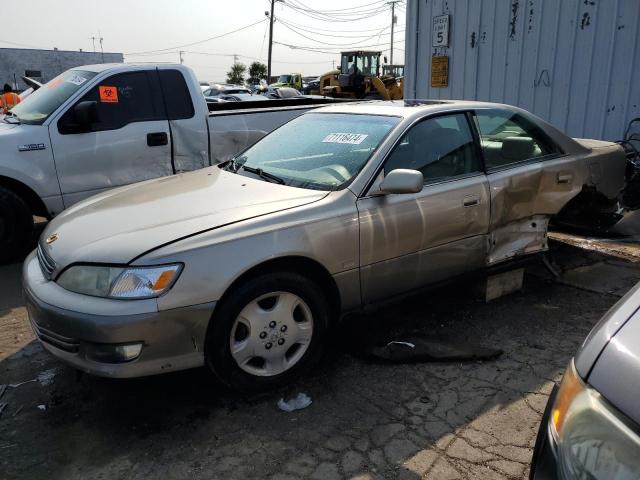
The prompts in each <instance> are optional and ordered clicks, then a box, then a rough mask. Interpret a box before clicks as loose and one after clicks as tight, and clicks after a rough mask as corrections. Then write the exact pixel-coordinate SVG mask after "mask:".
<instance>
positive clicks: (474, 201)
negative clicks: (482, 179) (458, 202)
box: [462, 195, 480, 207]
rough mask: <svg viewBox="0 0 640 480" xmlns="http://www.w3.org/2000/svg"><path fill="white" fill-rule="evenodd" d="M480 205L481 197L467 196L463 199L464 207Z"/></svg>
mask: <svg viewBox="0 0 640 480" xmlns="http://www.w3.org/2000/svg"><path fill="white" fill-rule="evenodd" d="M478 204H480V196H479V195H467V196H466V197H464V199H462V206H463V207H474V206H476V205H478Z"/></svg>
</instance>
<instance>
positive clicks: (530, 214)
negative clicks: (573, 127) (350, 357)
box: [475, 109, 588, 265]
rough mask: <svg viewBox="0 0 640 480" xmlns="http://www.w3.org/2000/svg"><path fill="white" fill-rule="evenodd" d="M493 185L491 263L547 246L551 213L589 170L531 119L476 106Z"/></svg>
mask: <svg viewBox="0 0 640 480" xmlns="http://www.w3.org/2000/svg"><path fill="white" fill-rule="evenodd" d="M475 118H476V126H477V128H478V131H479V134H480V143H481V145H482V150H483V156H484V160H485V168H486V171H487V178H488V181H489V191H490V202H491V207H490V212H491V213H490V233H489V245H488V254H487V264H488V265H493V264H496V263H499V262H502V261H505V260H509V259H512V258H515V257H519V256H521V255H526V254H530V253H535V252H539V251H543V250H546V249H547V227H548V224H549V218H550V217H551V215H554V214H556V213H558V211H560V209H561V208H562V207H563V206H564V205H565V204H566V203H567V202H568V201H569V200H571V198H573V197H574V196H575V195H577V194H578V193H579V192H580V190H581V188H582V185H583V183H584V180H585V178H586V176H588V168H587V167H586V166H585V165H586V164H585V163H584V162H581V158H580V156H576V155H567V154H565V153H564V152H563V151H562V150H561V149H560V147H559V146H558V145H556V144H555V143H554V142H553V141H552V140H551V139H550V138H549V137H548V136H547V135H546V134H545V133H544V131H543V130H542V129H541V128H540V127H539V126H537V125H536V124H535V123H534V122H532V121H531V120H529V119H527V118H525V117H524V116H522V115H520V114H519V113H517V112H513V111H510V110H507V109H482V110H477V111H476V115H475Z"/></svg>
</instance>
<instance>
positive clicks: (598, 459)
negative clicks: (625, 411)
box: [550, 361, 640, 480]
mask: <svg viewBox="0 0 640 480" xmlns="http://www.w3.org/2000/svg"><path fill="white" fill-rule="evenodd" d="M550 429H551V433H552V435H553V437H554V439H555V440H556V443H557V445H558V475H559V477H560V478H563V479H582V478H584V479H590V480H601V479H610V478H616V479H622V480H626V479H632V478H634V479H635V478H638V468H639V465H640V437H639V436H638V435H637V434H636V433H635V432H634V431H633V430H632V429H631V428H629V425H628V424H627V420H626V419H624V418H622V415H621V414H620V413H617V412H616V411H615V410H614V409H613V407H611V406H610V405H609V404H608V403H607V402H606V400H605V399H604V398H602V396H601V395H600V394H599V393H598V392H596V391H595V390H594V389H592V388H590V387H589V386H587V385H585V384H584V382H582V380H581V379H580V377H579V376H578V373H577V372H576V370H575V366H574V364H573V361H572V362H571V364H570V365H569V368H568V369H567V371H566V372H565V375H564V378H563V379H562V383H561V384H560V390H559V391H558V395H557V397H556V400H555V402H554V405H553V409H552V415H551V425H550Z"/></svg>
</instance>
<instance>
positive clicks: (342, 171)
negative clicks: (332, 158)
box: [318, 163, 351, 183]
mask: <svg viewBox="0 0 640 480" xmlns="http://www.w3.org/2000/svg"><path fill="white" fill-rule="evenodd" d="M318 170H319V171H321V172H326V173H328V174H329V175H331V176H332V177H334V178H335V179H336V180H339V181H340V183H344V182H346V181H347V180H349V179H350V178H351V173H349V170H347V168H346V167H345V166H344V165H340V164H337V163H334V164H333V165H327V166H326V167H321V168H319V169H318Z"/></svg>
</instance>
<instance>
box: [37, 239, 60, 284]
mask: <svg viewBox="0 0 640 480" xmlns="http://www.w3.org/2000/svg"><path fill="white" fill-rule="evenodd" d="M38 263H39V264H40V269H41V270H42V274H43V275H44V277H45V278H46V279H47V280H51V275H52V274H53V271H54V270H55V269H56V262H54V261H53V259H52V258H51V257H50V256H49V255H47V252H45V251H44V248H42V246H41V245H40V244H38Z"/></svg>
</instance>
